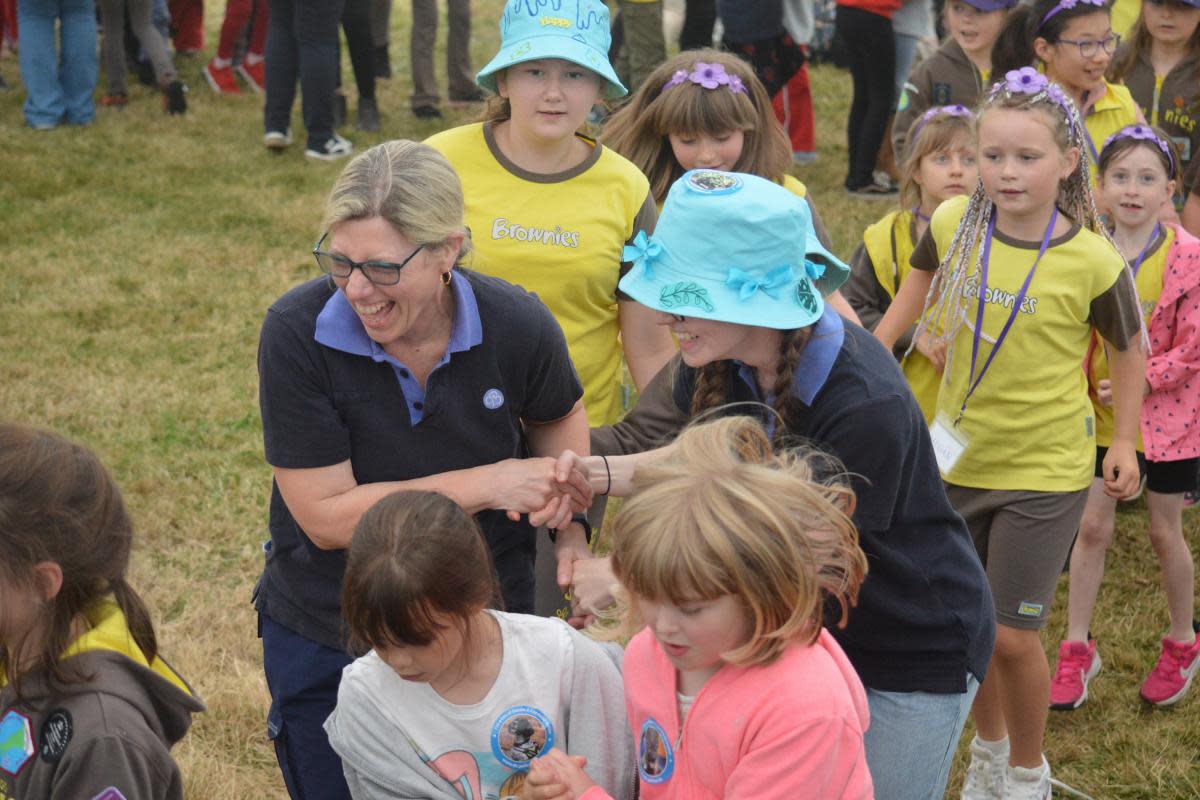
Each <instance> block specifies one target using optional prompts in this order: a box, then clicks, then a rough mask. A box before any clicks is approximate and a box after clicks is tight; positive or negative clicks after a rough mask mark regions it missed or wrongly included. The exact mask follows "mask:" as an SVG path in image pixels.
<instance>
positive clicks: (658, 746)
mask: <svg viewBox="0 0 1200 800" xmlns="http://www.w3.org/2000/svg"><path fill="white" fill-rule="evenodd" d="M674 772H675V751H674V749H672V747H671V741H670V739H668V738H667V732H666V731H664V730H663V727H662V725H659V724H658V722H657V721H656V720H654V719H647V720H646V721H645V722H643V723H642V740H641V742H640V743H639V744H638V775H640V776H641V778H642V780H644V781H645V782H646V783H666V782H667V781H669V780H670V779H671V775H672V774H674Z"/></svg>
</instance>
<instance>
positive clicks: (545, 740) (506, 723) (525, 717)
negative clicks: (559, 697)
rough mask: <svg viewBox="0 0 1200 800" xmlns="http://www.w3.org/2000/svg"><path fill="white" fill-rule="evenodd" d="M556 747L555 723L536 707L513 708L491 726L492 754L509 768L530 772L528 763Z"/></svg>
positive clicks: (507, 710)
mask: <svg viewBox="0 0 1200 800" xmlns="http://www.w3.org/2000/svg"><path fill="white" fill-rule="evenodd" d="M553 746H554V723H552V722H551V721H550V718H549V717H547V716H546V715H545V713H543V712H542V711H541V710H540V709H537V708H534V707H533V706H513V707H512V708H509V709H506V710H505V711H504V712H503V713H502V714H500V716H498V717H496V721H495V723H493V724H492V754H493V755H495V756H496V760H497V761H499V762H500V763H501V764H503V765H504V766H506V767H508V768H509V769H520V770H525V769H529V762H530V761H532V760H533V759H535V758H537V757H538V755H540V754H541V753H543V752H544V751H546V750H549V749H550V748H551V747H553Z"/></svg>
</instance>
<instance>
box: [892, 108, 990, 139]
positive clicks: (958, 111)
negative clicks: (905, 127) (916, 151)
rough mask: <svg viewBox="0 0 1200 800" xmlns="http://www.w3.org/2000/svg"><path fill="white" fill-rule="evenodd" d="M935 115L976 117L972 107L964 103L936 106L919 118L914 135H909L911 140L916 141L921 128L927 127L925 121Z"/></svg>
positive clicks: (969, 118)
mask: <svg viewBox="0 0 1200 800" xmlns="http://www.w3.org/2000/svg"><path fill="white" fill-rule="evenodd" d="M935 117H962V118H963V119H965V120H968V121H970V120H972V119H974V118H975V115H974V114H973V113H972V112H971V109H969V108H967V107H966V106H964V105H957V104H956V105H952V106H934V107H933V108H931V109H929V110H928V111H926V112H925V113H924V114H922V115H921V118H920V119H918V120H917V124H916V125H914V126H913V132H912V136H910V137H908V140H909V142H910V143H911V142H915V141H916V140H917V137H918V136H920V135H921V129H922V128H924V127H925V123H927V122H929V121H930V120H932V119H933V118H935Z"/></svg>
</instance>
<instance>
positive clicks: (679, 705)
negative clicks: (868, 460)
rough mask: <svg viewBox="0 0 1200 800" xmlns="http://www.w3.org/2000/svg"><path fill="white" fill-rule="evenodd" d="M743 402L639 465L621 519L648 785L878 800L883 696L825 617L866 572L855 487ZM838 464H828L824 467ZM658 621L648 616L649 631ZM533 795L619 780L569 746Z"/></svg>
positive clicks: (633, 704)
mask: <svg viewBox="0 0 1200 800" xmlns="http://www.w3.org/2000/svg"><path fill="white" fill-rule="evenodd" d="M815 466H816V465H815V463H814V460H813V458H812V457H809V456H805V455H804V454H799V453H784V454H781V455H776V454H774V453H773V452H772V449H771V443H770V441H769V440H768V438H767V436H766V434H765V433H764V431H763V429H762V426H761V425H760V424H759V423H758V422H756V421H754V420H753V419H751V418H749V417H733V418H725V419H721V420H717V421H714V422H709V423H706V424H701V425H697V426H694V427H692V428H690V429H688V430H686V431H685V432H684V433H683V434H682V435H681V436H680V438H679V439H678V440H677V442H676V444H675V445H674V446H673V447H672V448H670V451H669V452H668V453H667V454H665V455H664V456H663V457H661V458H658V459H656V460H652V461H647V462H644V463H642V464H639V465H638V468H637V472H636V474H635V476H634V481H633V493H632V495H631V496H630V497H629V499H628V500H626V501H625V504H624V506H623V507H622V509H621V512H620V513H619V514H618V515H617V518H616V519H615V520H614V530H613V551H612V566H613V570H614V572H615V574H616V576H617V578H618V580H620V582H621V586H622V590H623V591H622V594H623V595H624V597H623V598H620V599H619V604H618V608H619V609H620V620H621V627H620V629H619V630H617V631H612V632H610V635H611V636H613V637H620V636H623V635H626V634H628V633H630V632H632V631H635V630H637V631H638V632H637V634H636V635H635V636H634V637H633V639H632V641H630V643H629V647H628V649H627V651H626V654H625V664H624V682H625V705H626V711H627V714H628V718H629V723H630V726H631V727H632V729H633V737H634V740H635V742H637V752H636V759H637V769H638V776H639V783H640V797H642V798H644V800H655V798H689V800H693V799H694V798H755V799H756V800H773V798H789V800H793V799H794V798H804V797H813V798H818V797H819V798H870V797H873V796H874V794H873V790H872V783H871V776H870V773H869V772H868V771H867V764H866V759H865V758H864V755H863V732H864V731H865V730H866V728H867V723H868V713H867V702H866V694H865V692H864V690H863V687H862V683H861V682H860V681H859V679H858V676H857V675H856V674H855V672H854V669H853V668H852V667H851V666H850V662H849V661H848V660H847V659H846V656H845V654H844V653H843V652H842V649H841V648H840V647H839V646H838V644H837V643H836V642H835V641H834V639H833V637H832V636H831V635H830V634H829V632H828V631H826V630H825V629H824V628H823V627H822V625H821V621H822V610H823V608H825V606H826V603H827V602H832V603H834V604H839V605H840V606H841V610H842V618H843V620H844V619H845V612H846V611H847V609H848V607H849V605H850V604H851V603H853V602H854V599H855V597H856V595H857V592H858V587H859V584H860V583H861V582H862V579H863V576H864V574H865V572H866V566H867V564H866V557H865V556H864V555H863V552H862V550H861V549H859V546H858V541H857V533H856V532H855V529H854V526H853V524H852V523H851V522H850V517H849V515H850V513H851V511H852V509H853V505H854V497H853V493H852V492H851V491H850V490H849V489H847V488H845V487H844V486H843V485H841V484H836V483H821V482H817V481H816V480H815V479H814V478H813V473H814V467H815ZM824 466H828V465H824ZM639 629H640V630H639ZM526 793H527V795H526V796H527V797H530V798H536V799H539V800H547V799H548V798H572V799H575V798H585V799H586V800H601V798H606V797H608V795H606V794H605V793H604V791H603V790H601V789H600V788H599V787H597V786H595V785H594V784H593V782H592V780H591V779H590V778H589V777H588V775H587V773H586V772H585V770H584V768H583V765H581V764H580V763H579V761H578V760H576V759H572V758H571V757H569V756H567V755H565V754H563V753H562V752H561V751H557V750H551V751H550V752H549V753H548V754H546V755H544V756H543V757H541V758H538V759H536V760H535V761H534V762H533V764H532V766H531V768H530V771H529V777H528V782H527V784H526Z"/></svg>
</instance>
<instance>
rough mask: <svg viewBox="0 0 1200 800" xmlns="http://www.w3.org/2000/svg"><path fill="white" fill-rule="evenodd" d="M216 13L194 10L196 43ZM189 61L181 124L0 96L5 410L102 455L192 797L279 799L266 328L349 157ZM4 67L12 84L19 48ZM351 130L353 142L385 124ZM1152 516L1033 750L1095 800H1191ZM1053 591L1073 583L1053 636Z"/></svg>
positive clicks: (132, 109) (834, 107)
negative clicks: (227, 90)
mask: <svg viewBox="0 0 1200 800" xmlns="http://www.w3.org/2000/svg"><path fill="white" fill-rule="evenodd" d="M499 5H500V3H499V1H498V0H481V2H479V3H478V8H479V10H478V12H477V23H476V33H475V38H474V42H475V44H474V46H475V55H476V63H477V64H482V63H483V60H484V59H485V58H486V57H488V56H490V55H491V53H492V52H493V49H494V46H495V29H494V22H493V20H494V19H495V16H496V14H495V12H496V9H497V8H498V7H499ZM223 9H224V4H223V3H221V2H217V1H216V0H209V2H208V3H207V10H208V12H209V13H208V27H209V34H210V43H215V38H212V37H215V33H216V28H217V26H218V25H219V24H220V20H221V17H222V13H223ZM407 17H408V13H407V9H406V6H405V4H404V3H402V2H398V3H397V4H396V13H395V16H394V30H393V37H392V41H393V47H394V51H393V60H394V61H395V62H396V64H397V66H398V73H399V74H398V77H397V79H396V80H393V81H391V82H390V83H384V84H381V89H380V105H381V107H382V109H383V111H384V114H385V120H384V131H385V134H386V136H388V137H409V138H423V137H424V136H427V135H429V134H430V133H432V132H433V131H434V130H435V128H436V126H434V125H431V124H426V123H418V122H417V121H416V120H414V119H413V118H412V117H411V116H410V115H409V114H408V113H407V111H406V109H407V91H408V89H407V85H406V83H405V80H404V79H403V77H402V76H403V74H404V72H405V71H406V68H405V63H404V62H405V59H406V51H407V45H406V43H407V37H408V30H407ZM202 66H203V62H201V61H184V62H181V68H182V71H183V74H184V76H185V78H186V79H187V80H188V82H189V83H190V84H191V86H192V93H191V103H192V111H191V113H189V115H188V116H187V117H186V118H184V119H168V118H166V117H164V116H163V115H162V113H161V111H160V110H159V107H158V103H157V98H154V97H152V96H151V95H150V93H149V92H147V91H146V90H138V89H135V90H134V94H133V98H132V103H131V105H130V106H129V108H127V109H126V110H125V111H123V112H120V113H114V112H107V111H104V110H102V113H101V115H100V118H99V120H98V121H97V123H96V124H95V125H94V126H92V127H91V128H89V129H87V130H82V131H79V130H73V129H64V130H59V131H55V132H52V133H42V134H38V133H33V132H31V131H29V130H27V129H24V128H23V127H21V124H20V121H21V117H20V102H21V100H22V97H21V92H20V91H13V92H8V93H4V94H0V141H2V142H3V143H4V147H5V156H4V158H3V161H2V162H0V163H2V167H0V175H2V177H0V244H2V245H3V246H2V248H0V253H3V259H4V264H3V267H0V356H2V357H0V417H4V418H7V419H13V420H18V421H22V422H28V423H33V424H38V425H44V426H49V427H52V428H54V429H56V430H58V431H61V432H63V433H65V434H67V435H70V436H73V437H75V438H77V439H80V440H82V441H84V442H86V443H87V444H89V445H90V446H92V447H94V448H95V449H96V450H97V451H98V452H99V453H100V454H101V456H102V457H103V458H104V460H105V461H106V462H107V463H108V464H109V465H111V467H112V468H113V470H114V471H115V473H116V475H117V477H118V479H119V481H120V482H121V484H122V486H123V487H124V489H125V492H126V495H127V498H128V501H129V504H130V506H131V507H132V510H133V513H134V515H135V517H136V520H137V523H138V527H139V530H140V532H141V537H142V540H141V545H140V547H139V549H138V551H137V555H136V559H135V568H134V575H133V580H134V583H135V585H136V586H138V587H139V588H140V590H141V591H142V592H143V593H144V595H145V596H146V598H147V600H148V601H149V603H150V605H151V607H152V608H153V609H154V610H155V614H156V619H157V621H158V624H159V626H160V630H161V639H162V642H163V651H164V653H165V655H166V656H167V657H168V658H169V659H170V660H171V661H172V662H173V663H174V664H175V665H176V667H177V668H178V669H179V670H180V671H181V672H182V673H183V674H184V675H186V676H187V677H188V678H189V679H190V680H191V681H192V683H193V685H194V686H195V687H196V688H197V689H198V691H199V692H200V693H201V694H202V695H203V697H204V699H205V700H206V702H207V703H208V708H209V710H208V713H206V714H203V715H200V716H199V717H198V718H197V720H196V724H195V727H194V728H193V730H192V733H191V734H190V735H189V736H188V737H187V738H186V739H185V740H184V741H183V743H182V744H181V745H180V746H179V747H178V748H177V749H176V751H175V754H176V757H177V758H178V760H179V762H180V764H181V765H182V767H183V769H184V772H185V774H186V776H187V794H188V796H189V797H196V798H201V797H215V796H220V797H226V798H246V799H247V800H249V799H250V798H265V797H282V796H283V794H284V793H283V790H282V783H281V780H280V778H279V774H278V770H277V769H276V767H275V763H274V755H273V752H272V750H271V748H270V746H269V744H268V742H267V741H266V737H265V733H264V731H265V723H264V720H265V716H266V709H267V704H268V699H267V693H266V689H265V685H264V682H263V678H262V672H261V649H260V645H259V643H258V641H257V639H256V637H255V618H254V614H253V612H252V609H251V607H250V603H249V598H250V590H251V588H252V586H253V584H254V581H255V579H256V578H257V575H258V573H259V570H260V569H261V565H262V556H261V542H262V540H263V539H264V538H265V537H266V507H267V495H268V490H269V485H270V472H269V469H268V468H267V466H266V465H265V464H264V462H263V458H262V442H261V435H260V428H259V420H258V410H257V397H256V390H257V389H256V387H257V384H256V374H255V366H254V364H255V350H256V343H257V335H258V326H259V323H260V321H261V319H262V315H263V313H264V311H265V309H266V307H267V306H268V305H269V303H270V302H271V301H272V300H273V299H274V298H275V297H277V296H278V295H279V294H281V293H282V292H283V291H284V290H286V289H287V288H288V287H290V286H292V285H293V284H295V283H297V282H299V281H300V280H303V279H305V278H308V277H310V276H312V275H314V274H315V266H314V265H313V264H312V262H311V258H310V257H309V255H308V248H309V247H311V243H312V242H313V241H314V239H315V233H316V225H317V224H318V220H319V217H320V210H321V204H322V202H323V199H324V195H325V193H326V192H327V191H328V189H329V186H330V185H331V183H332V181H333V178H334V176H335V175H336V174H337V171H338V169H339V166H338V165H325V164H311V163H306V162H305V160H304V159H303V157H302V155H301V153H300V149H301V148H299V147H294V148H293V149H292V151H291V152H289V153H288V154H287V155H285V156H283V157H281V158H273V157H270V156H268V155H267V154H266V153H264V151H263V149H262V147H261V145H260V136H261V127H260V125H261V123H260V120H261V110H260V104H259V100H258V99H256V98H254V97H252V96H248V97H242V98H217V97H214V96H213V95H212V93H211V92H209V91H208V89H207V87H206V86H205V85H204V83H203V81H202V80H201V78H200V76H199V70H200V68H201V67H202ZM0 71H2V72H3V73H4V74H5V75H6V77H8V78H9V80H10V82H13V80H14V79H15V78H16V66H15V62H13V61H6V62H0ZM345 74H346V80H347V83H348V84H350V83H351V81H350V72H349V70H348V68H347V70H346V73H345ZM814 89H815V93H816V96H817V113H818V140H819V145H820V152H821V158H822V160H821V161H820V162H819V163H818V164H816V165H814V166H812V167H809V168H806V169H805V171H803V172H802V173H798V174H800V175H801V177H802V178H803V179H804V180H805V181H806V182H808V183H809V185H810V187H811V188H812V190H813V194H814V196H815V198H816V200H817V203H818V205H819V206H820V208H821V210H822V213H823V216H824V218H825V221H826V224H827V225H828V227H829V229H830V231H831V233H832V235H833V238H834V241H835V244H836V245H837V248H836V249H837V252H839V253H840V254H842V255H848V253H849V251H850V249H851V247H852V244H853V242H854V241H855V240H856V239H857V237H858V236H859V234H860V232H861V230H862V228H863V227H864V226H865V225H866V224H867V223H868V222H870V221H872V220H873V219H875V218H876V217H877V216H879V215H880V214H882V213H883V212H884V211H885V210H886V206H885V205H881V204H870V203H866V202H862V201H856V200H852V199H849V198H847V197H846V196H845V195H844V194H843V193H842V190H841V180H842V177H843V174H842V169H843V165H844V163H845V147H844V144H843V139H844V132H843V124H844V123H843V120H844V119H845V114H846V107H847V104H848V101H849V97H848V95H849V81H848V79H847V77H846V76H845V75H844V74H842V73H838V72H835V71H833V70H831V69H827V68H822V69H818V70H817V71H816V73H815V75H814ZM351 93H352V89H351ZM351 107H352V108H353V101H352V103H351ZM453 121H456V120H455V119H454V118H453V117H450V118H449V119H448V122H453ZM296 127H297V130H299V124H298V119H297V126H296ZM352 138H353V139H354V141H355V143H356V145H357V146H359V147H360V148H361V147H365V146H369V145H370V144H373V143H375V142H377V141H381V140H382V138H383V137H381V136H368V135H362V134H359V135H354V136H353V137H352ZM1198 518H1200V514H1193V515H1192V516H1191V517H1190V518H1189V520H1188V535H1189V537H1190V541H1191V542H1192V544H1193V548H1194V546H1195V545H1196V543H1197V537H1198V531H1197V519H1198ZM1144 528H1145V514H1144V509H1142V508H1141V507H1140V506H1135V507H1134V508H1132V509H1130V510H1127V511H1123V512H1122V514H1121V518H1120V530H1121V533H1120V536H1119V541H1118V543H1117V546H1116V547H1115V548H1114V551H1113V554H1112V557H1111V560H1110V564H1111V569H1110V575H1109V578H1108V582H1107V583H1106V585H1105V589H1104V592H1103V595H1102V597H1101V603H1100V607H1099V610H1098V612H1097V621H1096V624H1095V626H1094V627H1095V630H1096V634H1097V636H1099V637H1100V640H1101V642H1102V647H1103V652H1104V657H1105V671H1104V673H1103V674H1102V675H1101V677H1100V678H1098V679H1097V680H1096V682H1095V683H1094V684H1093V693H1092V699H1091V701H1090V702H1089V704H1088V705H1087V706H1086V707H1085V708H1084V709H1083V710H1081V711H1078V712H1075V713H1074V714H1070V715H1055V716H1053V717H1052V718H1051V722H1050V730H1049V735H1048V740H1047V741H1048V744H1047V747H1048V751H1049V756H1050V759H1051V762H1052V763H1053V764H1054V766H1055V769H1056V772H1057V774H1058V775H1059V776H1060V777H1061V778H1063V779H1064V780H1066V781H1067V782H1068V783H1070V784H1072V785H1074V786H1077V787H1079V788H1081V789H1084V790H1085V791H1087V792H1088V793H1089V794H1091V795H1092V796H1094V797H1096V798H1101V797H1105V798H1108V797H1118V798H1151V797H1154V798H1179V799H1180V800H1183V798H1196V797H1200V766H1197V764H1198V759H1197V756H1198V755H1200V724H1198V723H1200V700H1197V699H1196V698H1195V697H1192V698H1189V699H1188V700H1187V701H1185V702H1184V703H1183V704H1182V705H1181V706H1180V707H1179V708H1177V709H1175V710H1173V711H1166V712H1164V711H1149V710H1147V709H1146V708H1145V707H1143V706H1142V705H1141V703H1140V701H1139V700H1138V698H1137V687H1138V685H1139V682H1140V681H1141V679H1142V678H1143V677H1144V674H1145V672H1146V671H1147V670H1148V669H1149V668H1150V666H1151V664H1152V663H1153V658H1154V656H1155V655H1156V653H1157V640H1158V637H1159V636H1160V635H1161V631H1162V630H1163V629H1164V627H1165V611H1164V603H1163V600H1162V595H1161V592H1160V590H1159V589H1158V583H1157V580H1158V571H1157V567H1156V565H1155V562H1154V558H1153V555H1152V554H1151V552H1150V549H1149V547H1148V544H1147V541H1146V538H1145V535H1144ZM1064 586H1065V583H1064ZM1064 604H1065V594H1063V595H1061V596H1060V598H1059V613H1058V615H1056V617H1055V622H1054V623H1053V624H1052V625H1051V629H1050V631H1049V632H1048V635H1047V637H1046V644H1047V648H1048V649H1050V650H1053V648H1054V647H1055V646H1056V641H1054V639H1055V637H1057V636H1058V635H1059V634H1060V633H1061V631H1062V629H1063V622H1062V614H1061V611H1062V608H1063V605H1064ZM960 756H961V753H960ZM960 766H961V765H960ZM952 785H953V784H952Z"/></svg>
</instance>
